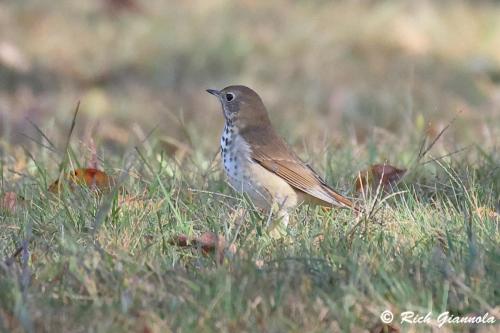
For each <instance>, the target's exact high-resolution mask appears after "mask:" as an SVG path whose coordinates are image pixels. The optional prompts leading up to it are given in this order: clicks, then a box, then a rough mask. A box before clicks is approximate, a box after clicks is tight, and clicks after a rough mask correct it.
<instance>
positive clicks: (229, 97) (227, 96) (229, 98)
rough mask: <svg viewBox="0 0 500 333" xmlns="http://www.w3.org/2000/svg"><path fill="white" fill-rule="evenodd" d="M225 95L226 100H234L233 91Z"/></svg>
mask: <svg viewBox="0 0 500 333" xmlns="http://www.w3.org/2000/svg"><path fill="white" fill-rule="evenodd" d="M224 97H225V98H226V101H228V102H231V101H232V100H234V94H233V93H227V94H226V95H225V96H224Z"/></svg>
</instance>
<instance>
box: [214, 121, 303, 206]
mask: <svg viewBox="0 0 500 333" xmlns="http://www.w3.org/2000/svg"><path fill="white" fill-rule="evenodd" d="M220 146H221V157H222V162H223V164H224V171H225V173H226V175H227V178H228V180H229V183H230V184H231V186H232V187H233V188H234V189H235V190H236V191H238V192H244V193H247V194H248V195H249V196H250V197H251V198H252V200H253V201H254V203H255V204H256V205H257V206H258V207H261V208H267V207H268V206H269V204H270V203H272V202H273V200H274V201H276V202H277V203H278V204H280V205H286V206H288V205H296V204H297V198H296V195H295V192H294V190H293V189H292V188H291V187H290V185H288V184H287V183H286V182H285V181H284V180H283V179H281V178H280V177H277V176H276V175H275V174H273V173H271V172H270V171H268V170H266V169H264V168H263V167H262V166H261V165H259V164H258V163H256V162H255V161H253V160H252V159H251V150H250V149H251V148H250V146H249V145H248V143H247V142H246V141H245V140H244V139H243V137H242V136H240V135H238V132H237V129H236V128H234V127H233V126H231V125H230V124H229V125H228V124H226V125H225V126H224V131H223V132H222V136H221V141H220Z"/></svg>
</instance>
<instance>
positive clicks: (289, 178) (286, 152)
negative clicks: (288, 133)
mask: <svg viewBox="0 0 500 333" xmlns="http://www.w3.org/2000/svg"><path fill="white" fill-rule="evenodd" d="M268 133H269V132H268ZM268 133H266V134H268ZM254 134H258V133H254ZM273 134H274V133H273ZM252 136H253V135H252ZM248 139H252V138H251V137H250V138H248ZM250 146H251V147H252V150H251V158H252V159H253V160H254V161H256V162H257V163H259V164H260V165H262V166H263V167H264V168H266V169H267V170H269V171H271V172H273V173H275V174H276V175H278V176H280V177H281V178H283V179H284V180H285V181H286V182H287V183H288V184H290V186H292V187H294V188H295V189H297V190H299V191H302V192H304V193H307V194H309V195H310V196H312V197H314V198H316V199H319V201H321V202H323V204H324V205H333V206H338V207H349V208H354V205H353V203H352V202H351V201H350V200H349V199H347V198H346V197H344V196H342V195H341V194H339V193H337V192H336V191H334V190H333V189H332V188H330V187H329V186H328V185H327V184H326V183H325V182H324V181H323V180H322V179H321V178H320V177H319V176H318V175H317V173H316V172H315V171H314V170H313V169H311V168H310V167H309V166H308V165H307V164H305V163H304V162H302V161H301V160H300V159H299V158H298V157H297V155H295V153H293V151H292V150H291V149H290V148H289V147H288V145H287V144H286V143H285V142H284V141H283V140H282V139H281V138H279V137H278V136H277V135H272V136H271V137H269V135H267V138H266V140H262V138H256V137H255V136H253V141H252V142H251V145H250Z"/></svg>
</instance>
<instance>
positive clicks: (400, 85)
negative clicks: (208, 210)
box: [0, 0, 500, 152]
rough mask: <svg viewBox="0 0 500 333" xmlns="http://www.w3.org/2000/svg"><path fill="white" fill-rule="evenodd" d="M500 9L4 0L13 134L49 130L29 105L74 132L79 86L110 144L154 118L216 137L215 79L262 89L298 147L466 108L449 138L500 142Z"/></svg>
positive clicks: (0, 117) (1, 13)
mask: <svg viewBox="0 0 500 333" xmlns="http://www.w3.org/2000/svg"><path fill="white" fill-rule="evenodd" d="M499 17H500V5H499V2H498V1H436V2H432V1H336V2H329V1H267V2H264V1H224V0H213V1H207V0H203V1H164V0H162V1H160V0H148V1H139V0H88V1H39V0H23V1H2V2H0V135H1V136H0V138H1V141H2V145H1V147H2V148H1V149H2V150H4V151H5V149H7V148H6V147H10V146H11V144H12V143H22V144H24V145H28V146H29V145H30V144H33V143H32V142H31V141H30V140H28V139H27V138H26V135H27V136H29V137H32V138H34V139H35V141H42V139H41V137H40V135H39V133H37V131H36V130H35V128H34V127H33V126H32V125H30V123H29V122H28V121H27V120H30V121H32V122H34V123H35V124H37V125H38V126H39V127H40V128H41V129H42V130H43V131H44V132H45V134H46V135H47V136H48V137H49V138H51V140H54V142H56V143H60V146H62V145H63V143H64V138H65V137H66V135H67V132H68V128H69V124H70V122H71V117H72V112H73V109H74V107H75V105H76V103H77V101H78V100H80V101H81V114H80V118H79V119H78V128H77V133H78V135H79V136H80V137H92V138H93V140H94V141H95V142H97V145H98V147H99V149H104V150H107V149H111V150H112V151H118V152H119V151H121V150H122V149H123V148H125V147H128V146H130V145H134V144H137V142H139V141H140V140H141V135H145V134H144V133H149V132H150V131H151V130H153V129H155V128H156V130H155V133H158V135H161V136H169V137H173V138H176V139H178V140H180V141H181V142H185V143H188V144H190V145H192V146H194V147H195V148H196V149H197V150H198V149H199V151H201V152H203V151H206V152H214V151H215V150H216V149H217V148H218V135H219V132H220V130H221V127H222V124H223V119H222V115H221V113H220V110H219V105H218V104H217V102H216V101H215V100H214V99H213V98H212V97H211V96H209V95H208V94H206V93H205V89H206V88H222V87H224V86H227V85H230V84H245V85H249V86H251V87H253V88H254V89H255V90H256V91H257V92H258V93H260V95H261V96H262V97H263V99H264V101H265V103H266V104H267V106H268V108H269V110H270V112H271V118H272V119H273V120H274V121H275V123H276V125H277V127H278V129H279V131H280V132H281V133H286V135H285V136H286V137H287V140H288V141H289V142H290V143H292V144H293V145H294V146H296V148H297V149H299V150H300V149H302V148H301V147H303V146H304V145H307V146H309V147H317V146H320V145H321V146H325V143H326V144H333V145H343V144H345V143H346V142H348V143H350V144H355V145H357V144H365V143H367V142H373V143H374V144H376V145H385V144H388V145H393V146H394V145H396V146H397V145H400V146H401V145H405V142H408V141H407V140H406V139H407V138H408V137H409V136H412V135H413V133H424V132H425V131H427V133H428V134H429V135H430V136H431V137H432V136H435V135H436V134H437V133H438V132H439V130H440V129H442V128H443V126H445V125H446V124H447V123H448V122H449V121H450V120H451V119H452V118H453V117H455V115H457V112H459V111H461V112H460V113H459V115H458V118H457V121H456V122H455V123H454V126H453V128H452V129H451V130H450V131H449V132H448V133H447V135H446V139H445V140H444V142H445V144H448V147H447V150H449V151H452V150H454V149H456V148H457V146H460V145H467V144H470V143H480V144H481V145H482V146H484V147H486V148H491V147H494V146H495V145H496V144H498V140H497V138H498V137H499V134H500V130H499V128H500V126H499V123H500V119H499V118H500V19H499ZM135 124H137V125H135ZM139 132H142V133H143V134H140V133H139ZM409 139H411V140H414V139H415V137H412V138H409ZM401 149H405V148H404V147H402V148H401Z"/></svg>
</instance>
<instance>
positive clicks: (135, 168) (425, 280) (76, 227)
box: [0, 148, 500, 332]
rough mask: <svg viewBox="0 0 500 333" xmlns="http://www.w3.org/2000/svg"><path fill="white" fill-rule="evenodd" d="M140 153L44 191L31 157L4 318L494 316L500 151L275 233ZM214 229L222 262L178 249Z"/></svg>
mask: <svg viewBox="0 0 500 333" xmlns="http://www.w3.org/2000/svg"><path fill="white" fill-rule="evenodd" d="M346 149H349V148H346ZM142 156H143V158H144V160H142V159H141V158H139V157H137V158H136V159H135V160H134V161H133V162H132V165H129V166H128V167H127V169H126V170H129V171H128V176H127V177H126V178H125V181H124V183H123V184H122V185H121V187H120V188H119V189H117V191H115V192H111V193H108V194H104V195H102V196H96V195H95V194H93V193H92V192H91V191H89V190H88V189H85V188H82V189H80V190H76V191H69V190H68V189H65V190H64V192H63V193H62V194H61V195H60V196H55V195H53V194H51V193H48V192H47V191H46V188H47V180H46V179H48V178H50V176H48V175H47V173H49V172H48V170H50V169H53V167H51V166H50V163H51V161H50V160H39V161H37V162H36V163H37V168H38V169H39V171H38V172H37V173H36V174H38V175H37V176H34V177H33V178H31V179H30V182H29V184H25V185H23V186H22V187H20V189H19V194H20V195H22V196H24V197H25V198H26V202H25V203H22V204H19V207H18V208H17V209H16V211H15V212H10V213H9V212H4V213H5V214H2V218H1V219H2V221H1V222H2V225H3V228H2V234H1V237H2V242H1V243H0V244H1V252H2V253H4V254H5V256H6V257H7V256H8V254H12V253H13V252H14V250H15V249H16V248H18V247H19V246H21V247H22V250H21V253H19V255H18V256H17V257H16V258H12V260H11V261H10V262H9V263H7V261H5V262H3V263H2V266H1V270H2V272H1V274H2V279H1V282H0V293H1V294H2V298H1V301H0V302H1V306H2V309H3V310H2V313H1V315H2V322H1V324H2V326H3V328H4V329H6V330H14V331H16V330H17V331H23V330H25V331H45V330H48V331H51V330H57V331H75V332H77V331H122V330H132V331H137V330H146V331H148V330H149V331H169V330H175V331H269V332H276V331H283V330H286V331H303V330H306V331H316V332H323V331H346V330H347V331H348V330H356V329H361V328H370V327H375V326H376V325H377V323H378V321H379V320H378V317H379V314H380V313H381V312H382V311H383V310H385V309H391V310H392V311H394V313H400V312H402V311H407V310H413V311H417V312H419V313H427V312H428V311H431V312H432V313H435V314H437V313H441V312H443V311H450V312H451V313H453V314H455V315H466V314H470V313H483V312H486V311H488V312H490V313H492V312H495V311H496V312H498V308H495V307H496V306H497V305H498V300H499V295H498V290H500V288H499V287H500V286H499V282H498V269H499V264H500V261H499V259H500V253H499V247H498V244H499V230H498V223H499V219H498V213H495V211H494V207H495V205H496V204H497V203H498V182H499V179H498V177H499V176H498V170H497V171H496V172H495V173H494V174H493V178H492V177H487V175H488V173H489V172H490V171H491V169H492V167H493V166H492V165H490V163H496V165H498V164H497V161H495V158H498V157H496V156H493V155H486V156H484V157H483V158H482V159H481V160H480V162H482V165H481V164H479V165H478V166H476V167H471V166H470V164H468V163H462V161H460V160H458V161H452V160H451V159H450V160H449V161H441V162H439V163H434V164H435V167H436V173H435V174H434V175H432V177H429V178H430V179H426V177H424V176H422V175H419V174H418V172H415V174H413V175H411V174H410V175H409V176H408V178H409V179H411V182H408V183H406V182H405V183H403V184H401V185H400V186H399V188H400V189H401V190H402V191H403V192H402V193H401V194H400V195H397V196H396V197H394V198H392V200H389V202H386V203H384V204H383V209H382V210H381V211H380V212H379V213H378V214H377V216H376V217H374V218H372V219H370V220H368V221H366V226H365V227H359V228H356V229H354V231H353V228H354V227H355V223H356V221H355V218H354V217H353V215H352V214H351V213H350V212H348V211H334V212H332V213H328V212H323V211H322V210H321V209H317V208H314V207H303V208H301V209H299V210H298V212H297V214H296V216H295V224H294V225H293V226H292V227H290V228H289V229H288V235H287V236H286V237H285V238H283V239H281V240H275V239H272V238H269V237H268V236H267V235H266V233H265V232H263V231H262V228H261V226H262V223H263V222H262V218H260V217H259V215H258V213H256V212H253V210H252V208H251V206H249V205H248V203H247V202H246V201H245V200H241V199H239V197H238V196H234V194H232V193H231V192H230V191H228V189H227V186H226V185H225V184H224V182H223V179H222V177H221V175H220V173H218V172H217V173H211V174H210V175H209V176H208V177H204V176H202V175H203V174H206V173H207V170H206V169H202V168H200V167H197V166H195V163H189V162H186V165H185V166H183V167H179V166H177V165H176V163H175V162H174V161H173V160H171V159H168V158H167V159H161V158H159V155H157V154H155V153H154V152H153V151H150V152H148V151H144V152H142ZM341 156H342V152H339V153H332V154H331V157H330V158H331V160H330V161H328V163H331V164H335V163H337V161H338V160H339V159H340V158H342V157H341ZM146 164H147V165H148V167H145V165H146ZM497 168H498V167H497ZM109 172H110V173H112V172H113V171H112V170H111V169H110V170H109ZM339 176H340V177H342V176H343V175H339ZM344 176H345V175H344ZM3 179H4V181H5V178H3ZM190 189H198V190H199V191H194V190H190ZM219 193H225V194H226V195H229V196H230V197H229V198H228V197H227V196H221V195H219ZM243 211H245V212H247V214H246V215H245V217H244V219H243V222H242V219H241V218H240V216H239V215H240V214H242V212H243ZM241 222H242V224H241V225H240V224H239V223H241ZM206 231H213V232H215V233H217V234H219V235H221V237H223V238H224V239H225V240H226V244H227V247H226V248H225V249H224V251H225V256H224V259H223V261H222V262H221V261H220V260H219V259H218V256H216V255H204V254H203V252H202V251H201V250H199V249H196V248H194V249H186V248H181V247H176V246H173V245H172V244H169V240H170V239H172V238H175V237H176V236H177V235H179V234H187V235H200V234H201V233H203V232H206ZM233 243H234V246H233V247H231V246H229V245H230V244H233ZM23 244H24V247H23V246H22V245H23ZM410 328H411V329H416V330H418V329H419V328H418V327H410V326H403V329H404V330H406V329H410ZM455 328H457V327H455ZM458 328H460V327H459V326H458ZM420 329H421V330H423V331H425V330H427V329H428V328H425V327H421V328H420Z"/></svg>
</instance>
